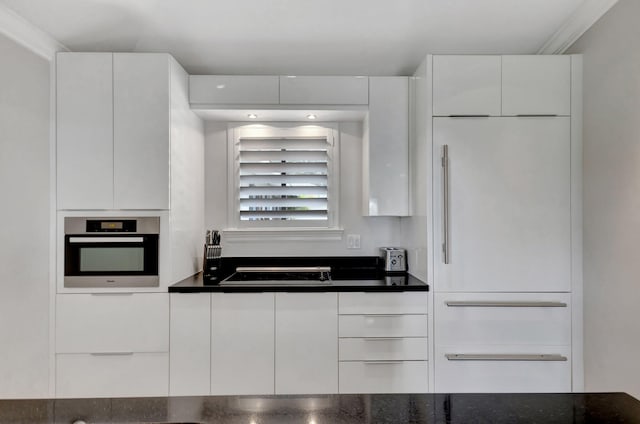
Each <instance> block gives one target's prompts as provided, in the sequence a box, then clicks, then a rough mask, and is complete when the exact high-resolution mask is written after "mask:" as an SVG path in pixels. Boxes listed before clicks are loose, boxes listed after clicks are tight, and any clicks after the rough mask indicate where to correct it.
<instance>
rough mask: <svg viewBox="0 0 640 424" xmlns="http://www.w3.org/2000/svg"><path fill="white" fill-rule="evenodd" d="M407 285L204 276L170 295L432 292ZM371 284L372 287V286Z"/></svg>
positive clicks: (417, 283)
mask: <svg viewBox="0 0 640 424" xmlns="http://www.w3.org/2000/svg"><path fill="white" fill-rule="evenodd" d="M406 278H407V283H406V284H402V285H387V284H383V280H369V279H363V280H357V279H350V280H333V281H332V282H331V284H323V285H290V286H287V285H277V286H268V285H255V286H252V285H233V286H231V285H229V286H225V285H220V284H205V283H204V280H203V277H202V273H201V272H199V273H197V274H195V275H192V276H190V277H187V278H185V279H183V280H181V281H178V282H177V283H175V284H173V285H171V286H169V289H168V290H169V293H208V292H219V293H263V292H289V293H294V292H295V293H326V292H385V293H389V292H405V291H422V292H424V291H429V285H428V284H427V283H425V282H424V281H422V280H420V279H418V278H416V277H414V276H413V275H411V274H406ZM368 282H370V284H368Z"/></svg>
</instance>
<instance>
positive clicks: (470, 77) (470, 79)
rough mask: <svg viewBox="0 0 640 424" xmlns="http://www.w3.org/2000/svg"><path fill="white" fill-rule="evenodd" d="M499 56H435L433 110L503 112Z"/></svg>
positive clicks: (440, 113) (447, 113)
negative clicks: (501, 106)
mask: <svg viewBox="0 0 640 424" xmlns="http://www.w3.org/2000/svg"><path fill="white" fill-rule="evenodd" d="M500 67H501V57H500V56H434V57H433V114H434V115H436V116H451V115H467V116H468V115H481V116H482V115H486V116H499V115H500V112H501V111H500V103H501V99H500V95H501V82H500V80H501V69H500Z"/></svg>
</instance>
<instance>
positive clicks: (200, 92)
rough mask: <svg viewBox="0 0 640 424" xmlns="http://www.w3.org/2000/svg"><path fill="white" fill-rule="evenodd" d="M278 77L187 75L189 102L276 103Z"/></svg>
mask: <svg viewBox="0 0 640 424" xmlns="http://www.w3.org/2000/svg"><path fill="white" fill-rule="evenodd" d="M279 84H280V81H279V78H278V77H277V76H268V75H191V76H190V77H189V102H190V103H191V104H210V103H215V104H252V105H258V104H272V105H274V104H278V102H279V97H280V93H279Z"/></svg>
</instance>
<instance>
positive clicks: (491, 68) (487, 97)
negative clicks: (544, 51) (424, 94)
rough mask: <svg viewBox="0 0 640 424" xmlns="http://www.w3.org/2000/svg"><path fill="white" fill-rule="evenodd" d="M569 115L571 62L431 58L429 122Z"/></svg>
mask: <svg viewBox="0 0 640 424" xmlns="http://www.w3.org/2000/svg"><path fill="white" fill-rule="evenodd" d="M570 114H571V58H570V57H569V56H561V55H528V56H518V55H515V56H434V57H433V115H434V116H518V115H526V116H540V115H558V116H567V115H570Z"/></svg>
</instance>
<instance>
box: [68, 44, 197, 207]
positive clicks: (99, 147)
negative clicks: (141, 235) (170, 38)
mask: <svg viewBox="0 0 640 424" xmlns="http://www.w3.org/2000/svg"><path fill="white" fill-rule="evenodd" d="M187 87H188V75H187V74H186V72H184V70H183V69H182V68H181V67H180V65H179V64H178V63H177V62H176V61H175V60H173V59H172V58H171V56H169V55H167V54H160V53H157V54H156V53H59V54H58V55H57V104H58V112H57V128H58V133H57V172H58V190H57V192H58V209H169V203H170V195H169V193H170V183H169V180H170V175H171V173H170V162H171V161H170V155H171V133H172V125H173V122H172V120H173V115H174V113H176V116H179V113H177V111H178V109H179V108H178V109H177V108H176V105H175V102H172V99H173V97H176V96H178V97H179V96H180V92H181V91H182V92H184V94H183V95H182V97H184V101H183V103H184V105H181V106H180V107H182V108H183V109H187V110H188V103H187V96H186V91H187ZM172 103H174V104H172Z"/></svg>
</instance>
